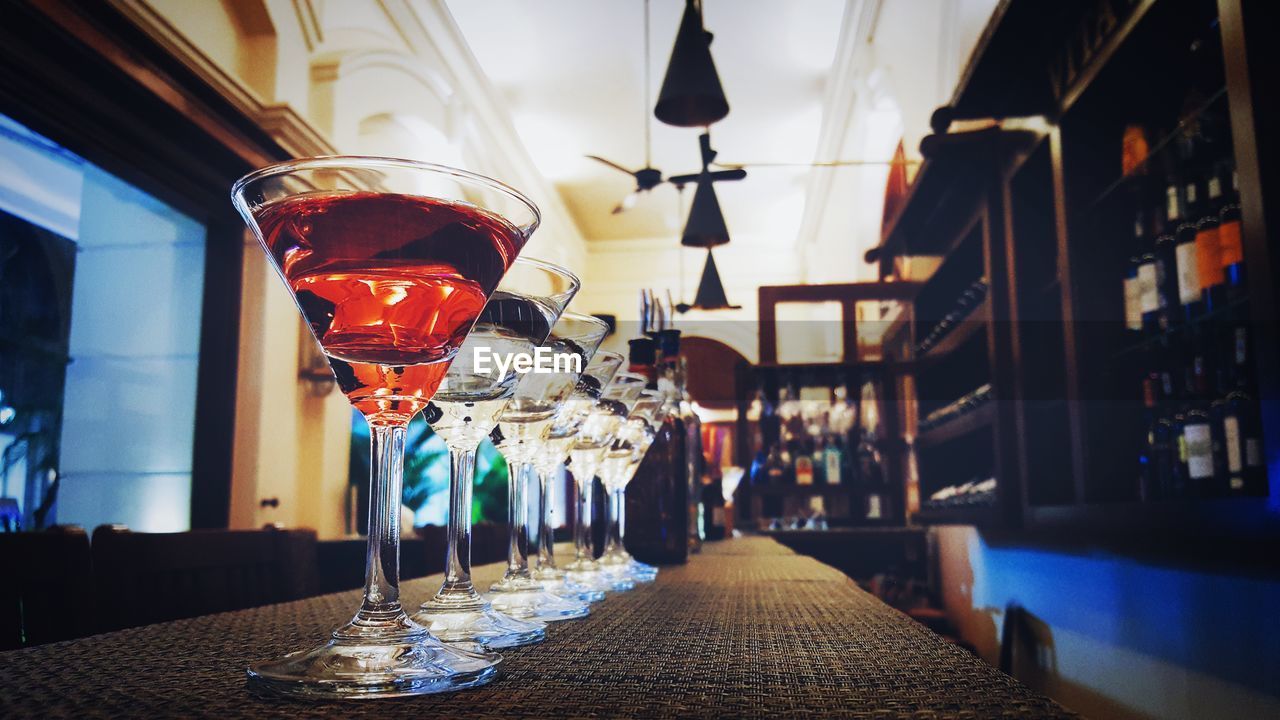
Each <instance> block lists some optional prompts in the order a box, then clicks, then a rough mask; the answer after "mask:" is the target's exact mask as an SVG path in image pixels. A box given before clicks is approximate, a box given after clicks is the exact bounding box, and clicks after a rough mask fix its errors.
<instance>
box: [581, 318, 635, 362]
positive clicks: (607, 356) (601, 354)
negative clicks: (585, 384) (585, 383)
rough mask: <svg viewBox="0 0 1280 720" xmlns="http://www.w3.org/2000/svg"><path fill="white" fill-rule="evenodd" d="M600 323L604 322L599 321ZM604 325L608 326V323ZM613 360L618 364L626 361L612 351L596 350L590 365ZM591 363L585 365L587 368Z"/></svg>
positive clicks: (620, 354) (618, 353) (619, 354)
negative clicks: (599, 361)
mask: <svg viewBox="0 0 1280 720" xmlns="http://www.w3.org/2000/svg"><path fill="white" fill-rule="evenodd" d="M592 317H595V316H594V315H593V316H592ZM596 319H597V320H600V318H596ZM601 322H604V321H603V320H601ZM605 324H606V325H608V323H605ZM614 359H617V361H618V362H619V363H621V362H624V361H625V360H626V358H624V357H623V356H622V353H620V352H614V351H612V350H597V351H596V354H595V355H592V356H591V363H594V362H596V361H598V360H610V361H612V360H614ZM591 363H587V366H588V367H590V366H591Z"/></svg>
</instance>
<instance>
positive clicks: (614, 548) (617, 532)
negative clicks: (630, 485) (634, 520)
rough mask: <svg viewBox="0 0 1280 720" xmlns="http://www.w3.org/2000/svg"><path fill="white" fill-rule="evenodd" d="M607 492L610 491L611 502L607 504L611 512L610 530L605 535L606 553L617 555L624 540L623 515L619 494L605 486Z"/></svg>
mask: <svg viewBox="0 0 1280 720" xmlns="http://www.w3.org/2000/svg"><path fill="white" fill-rule="evenodd" d="M605 492H608V493H609V502H608V503H607V504H606V507H607V508H608V512H609V525H608V528H609V532H608V533H607V534H606V536H605V538H606V539H605V543H604V554H605V555H608V556H613V555H616V554H617V552H618V550H619V547H618V546H619V545H620V544H621V542H622V526H621V521H622V516H621V514H620V513H619V512H618V509H619V508H618V494H617V493H615V492H613V491H612V490H609V489H608V488H605Z"/></svg>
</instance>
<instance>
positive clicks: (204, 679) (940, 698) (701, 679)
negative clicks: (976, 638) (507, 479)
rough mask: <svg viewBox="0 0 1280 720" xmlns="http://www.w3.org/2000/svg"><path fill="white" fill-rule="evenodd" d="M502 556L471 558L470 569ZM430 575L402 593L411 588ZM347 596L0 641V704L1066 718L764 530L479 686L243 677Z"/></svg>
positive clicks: (150, 710)
mask: <svg viewBox="0 0 1280 720" xmlns="http://www.w3.org/2000/svg"><path fill="white" fill-rule="evenodd" d="M501 573H502V565H500V564H494V565H486V566H483V567H480V568H477V569H476V571H475V576H476V579H477V581H478V582H477V585H478V586H480V587H486V586H487V585H488V583H489V582H491V581H492V580H494V579H496V578H497V577H499V576H500V575H501ZM440 580H441V578H440V576H438V575H437V576H432V577H428V578H422V579H418V580H413V581H409V582H406V583H405V584H404V586H403V591H402V596H403V598H404V599H405V601H406V603H407V604H410V605H416V603H418V602H421V601H422V600H423V599H425V598H427V597H428V596H429V595H430V594H431V593H434V592H435V590H436V589H437V588H438V587H439V585H440ZM358 602H359V591H350V592H343V593H336V594H332V595H322V596H319V597H314V598H309V599H306V600H301V601H298V602H292V603H285V604H281V605H271V606H266V607H261V608H255V609H251V610H244V611H240V612H233V613H223V614H219V615H209V616H205V617H199V618H193V619H189V620H180V621H177V622H172V623H164V624H160V625H151V626H147V627H141V628H134V629H130V630H123V631H119V632H114V633H107V634H104V635H97V636H94V637H90V638H85V639H82V640H73V641H69V642H63V643H55V644H52V645H45V646H41V647H36V648H30V649H26V650H18V651H12V652H8V653H0V717H5V718H13V717H35V716H39V717H94V718H108V717H138V716H152V717H170V716H185V717H191V716H212V715H216V716H221V717H281V718H292V717H303V716H306V717H319V716H343V717H351V718H356V717H376V718H395V717H405V718H419V719H420V718H422V717H463V716H466V717H483V718H536V717H569V716H574V717H635V718H688V717H722V716H727V717H759V718H763V717H780V716H782V717H796V716H804V717H830V716H838V717H858V718H916V719H917V720H919V719H921V718H953V717H962V718H991V717H999V718H1044V717H1072V714H1071V713H1070V712H1068V711H1066V710H1065V709H1063V708H1062V707H1060V706H1059V705H1057V704H1055V703H1054V702H1053V701H1051V700H1049V699H1047V698H1045V697H1042V696H1039V695H1037V694H1035V693H1033V692H1031V691H1030V690H1029V689H1027V688H1026V687H1024V686H1023V685H1021V684H1020V683H1018V682H1017V681H1016V680H1014V679H1012V678H1010V677H1008V676H1006V675H1003V674H1002V673H1000V672H998V671H996V670H995V669H993V668H991V667H990V666H988V665H986V664H984V663H983V662H981V661H980V660H978V659H977V658H974V657H973V656H971V655H969V654H968V653H967V652H965V651H964V650H961V649H959V648H956V647H954V646H952V645H949V644H947V643H945V642H943V641H942V640H941V639H939V638H938V637H937V636H936V635H934V634H933V633H931V632H930V631H929V630H927V629H925V628H924V627H922V626H920V625H918V624H917V623H915V622H914V621H912V620H910V619H908V618H907V617H906V616H904V615H902V614H901V613H899V612H897V611H896V610H893V609H892V608H890V607H888V606H886V605H884V604H883V603H881V602H880V601H879V600H877V599H875V598H874V597H872V596H871V595H869V594H867V593H866V592H864V591H862V590H861V589H860V588H858V587H857V585H856V584H854V583H853V582H852V581H851V580H850V579H849V578H848V577H846V576H845V575H844V574H842V573H840V572H839V571H837V570H835V569H833V568H831V567H829V566H827V565H823V564H822V563H820V562H818V561H816V560H813V559H811V558H808V557H804V556H801V555H796V554H795V553H793V552H792V551H790V550H788V549H787V548H785V547H784V546H782V545H781V544H779V543H777V542H776V541H774V540H772V539H770V538H765V537H751V538H742V539H736V540H729V541H724V542H719V543H709V544H707V545H706V546H704V548H703V552H702V553H701V554H699V555H695V556H693V557H692V558H691V560H690V562H689V564H687V565H684V566H679V567H668V568H663V570H662V572H661V574H660V575H659V578H658V580H657V582H656V583H653V584H650V585H642V586H640V587H639V588H638V589H636V590H634V591H632V592H629V593H624V594H621V595H616V596H610V597H609V598H607V599H606V600H605V601H603V602H602V603H597V604H596V605H594V606H593V607H592V613H591V616H590V617H588V618H586V619H585V620H580V621H574V622H568V623H558V624H555V625H553V626H552V627H551V629H550V632H549V633H548V639H547V640H546V642H544V643H542V644H540V645H535V646H532V647H527V648H520V649H516V650H507V651H504V652H503V656H504V661H503V674H502V675H501V676H500V677H499V678H498V679H497V680H496V681H495V682H494V683H492V684H491V685H488V686H485V687H482V688H478V689H473V690H468V691H463V692H458V693H452V694H447V695H433V696H425V697H416V698H398V699H387V700H374V701H348V702H341V703H336V702H335V703H317V702H298V701H285V700H277V699H264V698H260V697H257V696H254V695H252V694H250V693H249V692H248V690H247V689H246V686H245V674H244V669H245V666H246V665H248V664H249V663H250V662H251V661H253V660H257V659H261V658H267V657H273V656H278V655H280V654H282V653H284V652H287V651H289V650H292V649H297V648H300V647H304V646H308V645H309V644H312V643H313V642H314V641H316V640H318V639H320V638H321V637H323V636H324V635H325V634H326V633H328V632H329V631H330V630H331V629H332V628H333V627H335V626H337V625H339V624H340V623H342V622H343V621H345V620H347V619H348V616H349V615H350V613H351V612H352V608H354V607H356V606H357V604H358Z"/></svg>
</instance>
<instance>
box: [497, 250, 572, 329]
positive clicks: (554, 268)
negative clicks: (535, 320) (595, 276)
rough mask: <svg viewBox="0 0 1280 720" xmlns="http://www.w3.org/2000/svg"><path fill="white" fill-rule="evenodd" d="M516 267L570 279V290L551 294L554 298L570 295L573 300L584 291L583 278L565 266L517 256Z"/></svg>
mask: <svg viewBox="0 0 1280 720" xmlns="http://www.w3.org/2000/svg"><path fill="white" fill-rule="evenodd" d="M516 265H530V266H532V267H536V268H538V269H540V270H545V271H547V272H550V273H554V274H556V275H563V276H565V277H566V278H568V279H569V284H570V287H569V289H568V290H562V291H560V292H557V293H552V294H551V296H552V297H557V298H558V297H562V296H565V295H568V296H569V297H570V298H571V299H572V298H573V297H574V296H575V295H577V294H578V291H579V290H581V289H582V278H580V277H578V274H577V273H575V272H574V271H572V270H570V269H569V268H567V267H565V266H563V265H557V264H555V263H553V262H551V261H549V260H542V259H540V258H535V257H524V256H522V255H517V256H516V259H515V260H513V261H512V262H511V266H512V267H515V266H516ZM504 277H505V276H504ZM498 287H502V282H501V281H499V282H498ZM566 314H567V313H561V315H560V317H564V316H565V315H566ZM553 327H554V326H553Z"/></svg>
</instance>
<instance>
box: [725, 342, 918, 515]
mask: <svg viewBox="0 0 1280 720" xmlns="http://www.w3.org/2000/svg"><path fill="white" fill-rule="evenodd" d="M749 375H750V379H749V384H750V387H748V388H746V389H745V390H746V397H749V398H750V400H749V402H748V403H747V406H746V408H745V410H746V412H745V413H744V420H745V422H746V423H747V424H748V426H749V437H750V440H751V444H752V447H751V449H750V453H751V455H750V470H749V474H748V477H747V481H746V482H747V484H748V487H749V493H750V498H751V499H750V503H751V506H750V508H749V520H750V521H752V522H754V523H755V526H756V527H757V528H759V529H773V530H789V529H805V530H822V529H827V528H828V527H831V526H835V525H889V524H894V525H896V524H901V522H902V488H901V487H899V486H897V485H896V483H894V482H893V480H892V478H894V477H896V475H895V474H894V473H892V472H891V471H890V469H889V465H890V464H891V462H892V458H891V457H890V456H891V455H892V454H893V452H894V451H895V447H894V445H893V443H892V441H891V438H890V433H889V432H888V429H887V428H888V424H887V422H886V421H887V417H886V414H887V413H889V412H891V411H892V409H890V408H886V407H885V405H884V403H882V402H881V398H883V397H886V395H885V388H884V385H883V383H884V382H885V381H886V377H887V374H886V372H885V370H884V366H883V365H881V364H879V363H860V364H857V365H798V366H769V367H753V368H750V370H749ZM740 392H741V390H740Z"/></svg>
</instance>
